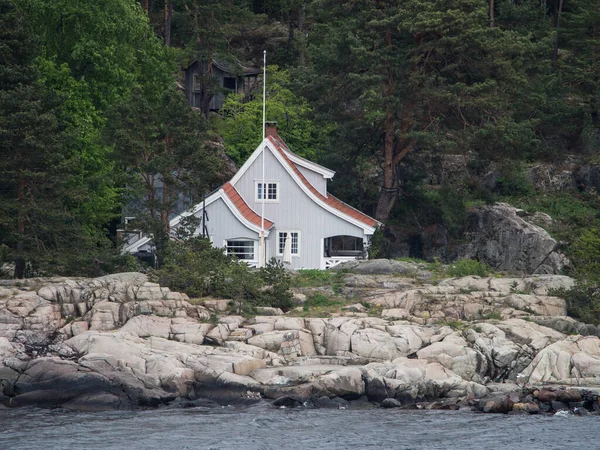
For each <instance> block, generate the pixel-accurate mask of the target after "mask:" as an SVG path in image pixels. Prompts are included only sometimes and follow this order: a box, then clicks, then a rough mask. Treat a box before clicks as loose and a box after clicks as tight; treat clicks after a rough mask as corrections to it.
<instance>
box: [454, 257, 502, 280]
mask: <svg viewBox="0 0 600 450" xmlns="http://www.w3.org/2000/svg"><path fill="white" fill-rule="evenodd" d="M493 273H494V269H492V268H491V267H490V266H488V265H487V264H485V263H482V262H479V261H476V260H474V259H461V260H459V261H456V262H454V263H452V264H450V265H449V266H448V268H447V269H446V273H445V275H446V276H448V277H453V278H454V277H467V276H469V275H477V276H479V277H485V276H488V275H490V274H493Z"/></svg>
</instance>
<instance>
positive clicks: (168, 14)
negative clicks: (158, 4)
mask: <svg viewBox="0 0 600 450" xmlns="http://www.w3.org/2000/svg"><path fill="white" fill-rule="evenodd" d="M172 10H173V7H172V5H171V1H170V0H165V9H164V19H165V46H167V47H170V46H171V16H172Z"/></svg>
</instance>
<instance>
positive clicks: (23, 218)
mask: <svg viewBox="0 0 600 450" xmlns="http://www.w3.org/2000/svg"><path fill="white" fill-rule="evenodd" d="M28 19H29V18H28V16H27V14H26V11H24V10H22V9H20V8H18V7H17V6H16V5H15V3H14V2H13V1H11V0H0V154H2V158H1V159H0V236H2V243H3V244H5V245H6V246H8V247H9V249H10V258H11V259H12V261H13V263H14V276H15V277H16V278H22V277H24V276H26V275H29V274H35V273H37V274H43V273H48V272H49V271H51V272H52V273H72V272H73V271H79V273H81V272H82V271H84V270H85V269H84V268H82V267H81V266H79V267H76V266H77V265H78V264H77V263H76V261H77V262H81V261H82V260H83V259H84V258H86V257H89V258H90V259H94V258H95V256H96V255H97V252H96V248H95V247H97V244H98V242H97V240H95V238H94V236H92V235H90V233H89V232H88V230H86V228H85V222H84V221H81V220H80V219H81V216H80V215H79V214H78V211H77V209H76V208H75V209H74V208H73V203H75V202H77V199H78V198H80V197H81V196H86V195H87V192H86V190H85V188H83V186H82V185H81V184H78V183H73V182H72V181H73V175H74V174H76V173H78V171H79V170H80V166H79V164H80V161H79V160H78V158H75V157H74V156H73V155H72V154H71V153H70V146H69V135H68V134H67V133H65V132H64V129H63V127H61V124H60V121H59V119H58V117H59V115H60V113H59V111H60V107H62V103H61V98H60V97H58V96H57V95H56V93H54V92H52V91H50V90H49V89H48V88H47V87H46V86H45V85H44V84H43V83H42V82H41V80H40V76H39V73H38V69H37V65H36V63H35V62H36V56H37V54H38V53H37V52H38V50H39V47H38V46H37V45H36V44H35V42H33V41H32V40H31V36H32V35H33V34H34V33H32V30H31V28H30V27H29V24H30V22H29V20H28ZM75 249H77V251H78V252H81V254H80V255H81V258H78V257H76V256H75V255H72V252H73V253H74V252H75ZM88 249H89V250H90V251H89V253H88V252H86V250H88ZM72 263H75V264H72ZM87 263H89V259H88V261H87Z"/></svg>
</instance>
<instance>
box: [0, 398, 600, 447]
mask: <svg viewBox="0 0 600 450" xmlns="http://www.w3.org/2000/svg"><path fill="white" fill-rule="evenodd" d="M599 431H600V417H598V416H586V417H577V416H569V417H553V416H541V415H540V416H504V415H495V414H475V413H471V412H462V411H400V410H383V409H370V410H289V409H288V410H286V409H283V410H282V409H270V408H267V407H266V406H255V407H251V408H247V409H236V408H223V409H206V408H193V409H171V410H152V411H117V412H103V413H81V412H68V411H61V410H41V409H0V449H2V450H4V449H6V450H8V449H11V450H17V449H27V450H30V449H86V450H92V449H161V450H162V449H176V450H184V449H219V450H221V449H238V450H250V449H261V450H270V449H277V450H279V449H302V450H309V449H347V448H348V449H349V448H352V449H363V448H364V449H369V448H373V449H375V448H376V449H486V448H489V449H528V450H529V449H544V450H547V449H569V450H571V449H598V448H600V434H599Z"/></svg>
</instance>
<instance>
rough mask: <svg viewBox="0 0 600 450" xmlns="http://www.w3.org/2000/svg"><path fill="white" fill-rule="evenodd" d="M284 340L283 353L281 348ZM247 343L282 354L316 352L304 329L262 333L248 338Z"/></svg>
mask: <svg viewBox="0 0 600 450" xmlns="http://www.w3.org/2000/svg"><path fill="white" fill-rule="evenodd" d="M284 342H288V343H290V344H289V345H288V344H284V345H283V348H285V349H286V350H285V353H284V352H283V351H281V350H282V344H283V343H284ZM248 344H250V345H254V346H256V347H260V348H264V349H265V350H269V351H271V352H274V353H278V352H280V351H281V353H283V354H287V355H291V354H292V353H295V356H296V357H297V356H313V355H316V354H317V352H316V350H315V346H314V343H313V340H312V335H311V334H310V333H309V332H308V331H306V330H281V331H270V332H267V333H262V334H259V335H256V336H253V337H251V338H250V339H248Z"/></svg>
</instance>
